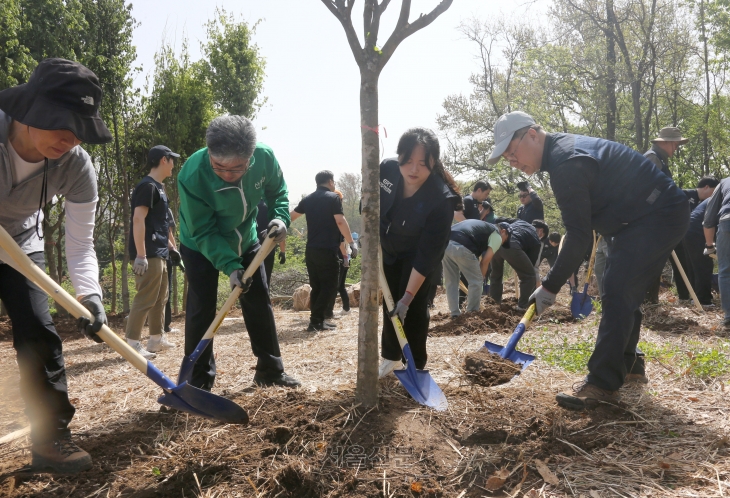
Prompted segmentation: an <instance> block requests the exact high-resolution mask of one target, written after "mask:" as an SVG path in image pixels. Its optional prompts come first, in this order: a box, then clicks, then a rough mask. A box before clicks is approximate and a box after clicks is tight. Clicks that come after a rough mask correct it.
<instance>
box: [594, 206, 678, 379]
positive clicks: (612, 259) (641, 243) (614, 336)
mask: <svg viewBox="0 0 730 498" xmlns="http://www.w3.org/2000/svg"><path fill="white" fill-rule="evenodd" d="M682 201H683V202H679V201H678V202H677V203H675V204H671V205H669V206H665V207H663V208H660V209H658V210H657V211H655V212H654V213H652V214H650V215H647V216H646V217H644V218H642V219H640V220H637V221H635V222H634V223H631V224H630V225H628V226H627V227H626V228H624V229H623V230H621V231H620V232H618V233H617V234H616V235H614V236H613V238H612V239H611V238H610V239H607V243H608V257H607V259H606V269H605V271H604V273H603V294H602V295H601V301H602V303H603V315H602V316H601V323H600V325H599V326H598V337H597V339H596V348H595V349H594V351H593V354H592V355H591V358H590V360H589V361H588V372H589V373H588V377H587V380H588V382H589V383H591V384H594V385H596V386H598V387H600V388H602V389H607V390H610V391H615V390H617V389H618V388H620V387H621V386H622V385H623V383H624V378H625V377H626V374H627V373H644V358H643V354H641V352H640V351H638V350H637V347H636V346H637V344H638V343H639V330H640V329H641V319H642V313H641V309H640V306H641V303H642V301H643V300H644V296H645V294H646V291H647V289H648V288H649V286H650V285H651V284H652V283H653V282H654V281H655V280H656V279H657V278H658V277H659V275H660V274H661V272H662V269H663V268H664V263H665V262H666V261H667V256H669V255H670V254H671V252H672V249H674V248H675V247H676V246H677V244H678V243H679V242H680V241H681V239H682V237H683V236H684V233H685V232H686V231H687V226H688V225H689V210H688V209H687V204H686V202H684V199H682Z"/></svg>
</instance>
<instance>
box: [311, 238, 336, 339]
mask: <svg viewBox="0 0 730 498" xmlns="http://www.w3.org/2000/svg"><path fill="white" fill-rule="evenodd" d="M337 252H338V250H332V249H321V248H318V247H307V249H306V251H305V253H304V262H305V263H306V265H307V273H309V285H310V286H311V287H312V291H311V293H310V295H309V296H310V297H309V308H310V310H311V311H312V313H311V315H310V318H309V321H310V322H311V323H313V324H315V325H321V324H322V322H324V319H325V318H326V317H327V315H328V314H330V313H331V308H332V307H333V306H334V301H335V299H336V298H337V284H338V277H339V273H340V258H339V257H338V255H337Z"/></svg>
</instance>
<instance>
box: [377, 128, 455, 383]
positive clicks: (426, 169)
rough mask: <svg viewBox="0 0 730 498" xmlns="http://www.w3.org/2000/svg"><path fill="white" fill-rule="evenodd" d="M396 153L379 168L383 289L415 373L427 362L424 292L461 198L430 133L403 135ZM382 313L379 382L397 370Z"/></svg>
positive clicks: (393, 341)
mask: <svg viewBox="0 0 730 498" xmlns="http://www.w3.org/2000/svg"><path fill="white" fill-rule="evenodd" d="M397 153H398V157H397V158H391V159H386V160H384V161H383V162H382V163H381V164H380V244H381V246H382V248H383V269H384V272H385V278H386V280H387V281H388V287H390V291H391V293H392V294H393V296H396V297H397V296H402V297H401V298H400V300H399V301H398V302H397V303H396V307H395V310H394V311H393V313H394V314H397V315H398V317H399V318H400V319H401V321H402V322H403V328H404V330H405V333H406V337H407V338H408V342H409V344H410V346H411V351H412V352H413V358H414V360H415V363H416V365H415V366H416V368H418V369H422V368H423V367H424V366H425V365H426V360H427V358H428V355H427V353H426V336H427V332H428V324H429V320H430V315H429V312H428V307H427V297H428V289H429V287H430V285H431V280H432V279H433V278H438V271H439V268H440V267H441V260H442V259H443V256H444V251H445V250H446V246H447V245H448V243H449V235H450V233H451V220H452V219H453V217H454V210H458V209H461V207H460V204H461V196H460V195H459V189H458V187H457V186H456V184H455V183H454V179H453V178H452V177H451V175H449V173H448V172H446V170H445V169H444V166H443V164H442V163H441V160H440V159H439V156H440V147H439V141H438V138H437V137H436V134H435V133H434V132H433V131H431V130H428V129H425V128H411V129H410V130H408V131H406V132H405V133H404V134H403V136H401V138H400V140H399V141H398V149H397ZM383 310H384V312H385V313H386V315H385V316H384V319H383V334H382V357H383V361H382V363H381V365H380V369H379V375H380V377H384V376H385V375H388V374H389V373H390V372H392V371H393V370H395V369H396V368H398V367H400V366H402V352H401V348H400V345H399V344H398V338H397V337H396V334H395V329H394V328H393V324H392V323H391V321H390V319H389V317H388V316H387V309H386V308H385V305H384V306H383Z"/></svg>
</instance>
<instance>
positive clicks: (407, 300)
mask: <svg viewBox="0 0 730 498" xmlns="http://www.w3.org/2000/svg"><path fill="white" fill-rule="evenodd" d="M412 301H413V294H411V293H410V292H408V291H406V293H405V294H403V297H402V298H400V301H398V302H397V303H395V309H394V310H393V311H391V312H390V316H396V315H397V316H398V318H400V321H401V323H405V321H406V313H408V307H409V306H410V305H411V302H412Z"/></svg>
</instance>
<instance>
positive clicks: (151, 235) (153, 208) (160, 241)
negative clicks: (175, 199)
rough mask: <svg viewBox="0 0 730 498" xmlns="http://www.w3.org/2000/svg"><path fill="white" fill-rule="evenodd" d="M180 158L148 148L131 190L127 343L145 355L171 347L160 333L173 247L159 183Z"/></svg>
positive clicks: (160, 147) (165, 150) (159, 147)
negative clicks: (145, 169) (131, 291)
mask: <svg viewBox="0 0 730 498" xmlns="http://www.w3.org/2000/svg"><path fill="white" fill-rule="evenodd" d="M176 157H180V156H179V155H178V154H176V153H174V152H173V151H171V150H170V149H169V148H168V147H165V146H164V145H156V146H154V147H152V148H151V149H150V151H149V153H148V155H147V164H148V166H149V167H150V173H149V175H147V176H145V177H144V178H142V180H141V181H140V182H139V183H138V184H137V186H136V187H135V188H134V192H133V193H132V223H131V226H130V230H129V257H130V260H133V261H134V265H133V269H134V275H135V277H134V281H135V286H136V288H137V294H136V295H135V296H134V301H133V302H132V306H131V308H130V310H129V317H128V319H127V330H126V336H127V342H128V343H129V345H130V346H132V347H133V348H134V349H135V350H136V351H137V352H138V353H140V354H141V355H142V356H144V357H145V358H148V359H151V358H154V357H155V354H154V353H157V352H159V351H162V350H164V349H169V348H172V347H175V344H172V343H170V342H168V341H167V339H166V338H165V336H164V334H163V330H164V322H165V305H166V304H167V293H168V288H167V285H168V278H167V259H168V257H169V250H170V249H174V246H173V245H172V241H170V240H169V234H170V226H169V218H168V216H169V213H168V211H169V207H168V203H167V194H166V193H165V187H164V186H163V185H162V182H163V181H164V180H165V179H166V178H169V177H170V176H172V168H173V166H174V158H176ZM145 319H147V320H148V323H149V328H150V339H149V341H148V342H147V350H144V349H143V348H142V346H141V344H140V342H139V341H140V338H141V335H142V327H143V326H144V322H145Z"/></svg>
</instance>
